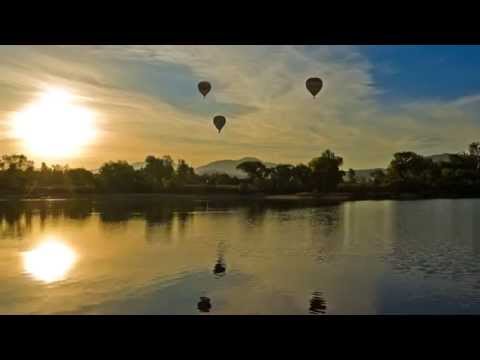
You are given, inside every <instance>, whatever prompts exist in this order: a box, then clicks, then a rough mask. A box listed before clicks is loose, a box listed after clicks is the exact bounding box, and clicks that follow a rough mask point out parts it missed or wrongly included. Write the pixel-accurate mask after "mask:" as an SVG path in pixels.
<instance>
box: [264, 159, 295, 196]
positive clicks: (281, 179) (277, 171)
mask: <svg viewBox="0 0 480 360" xmlns="http://www.w3.org/2000/svg"><path fill="white" fill-rule="evenodd" d="M269 175H270V176H269V177H270V181H271V187H272V189H273V190H274V191H276V192H291V191H293V190H295V188H294V187H295V176H294V175H295V173H294V166H293V165H277V166H275V167H274V168H273V169H272V170H271V172H270V174H269Z"/></svg>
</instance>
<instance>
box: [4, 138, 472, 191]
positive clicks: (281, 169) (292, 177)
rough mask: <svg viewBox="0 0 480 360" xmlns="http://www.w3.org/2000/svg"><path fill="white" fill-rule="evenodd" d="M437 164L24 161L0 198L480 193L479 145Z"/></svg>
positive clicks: (414, 159) (410, 160) (11, 161)
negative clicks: (224, 165) (362, 171)
mask: <svg viewBox="0 0 480 360" xmlns="http://www.w3.org/2000/svg"><path fill="white" fill-rule="evenodd" d="M449 157H450V159H449V161H440V162H434V161H433V160H432V159H430V158H426V157H423V156H421V155H419V154H416V153H414V152H411V151H406V152H398V153H395V154H394V155H393V159H392V160H391V161H390V164H389V166H388V167H387V168H386V169H385V170H375V171H373V172H372V173H371V174H370V176H369V177H367V178H358V177H357V174H356V173H355V171H354V170H353V169H349V170H348V171H343V170H342V165H343V158H342V157H340V156H337V155H336V154H335V153H334V152H333V151H330V150H326V151H324V152H323V153H322V154H321V155H320V156H319V157H316V158H314V159H312V160H311V161H310V162H308V163H307V164H298V165H290V164H279V165H276V166H274V167H267V166H266V165H265V164H263V163H262V162H260V161H246V162H243V163H241V164H240V165H238V166H237V168H238V169H240V170H242V171H243V172H245V174H246V177H245V178H241V179H240V178H237V177H234V176H230V175H227V174H208V175H198V174H196V173H195V171H194V169H193V168H192V167H191V166H190V165H189V164H187V163H186V162H185V161H184V160H179V161H178V162H174V161H173V159H172V158H171V157H170V156H163V157H155V156H153V155H149V156H147V157H146V159H145V162H144V166H142V167H141V168H139V169H136V168H134V167H133V166H132V165H131V164H129V163H128V162H126V161H109V162H107V163H105V164H103V165H102V166H101V167H100V169H99V170H98V171H96V172H92V171H89V170H86V169H83V168H69V167H68V166H60V165H52V166H47V165H46V164H45V163H42V164H41V166H40V168H35V167H34V163H33V162H32V161H31V160H29V159H28V158H27V157H26V156H24V155H4V156H3V157H2V158H1V160H0V192H1V193H3V194H20V195H24V196H37V195H49V194H59V193H162V192H166V193H177V192H178V193H182V192H202V191H207V192H208V191H212V192H214V191H220V192H236V193H238V192H240V193H252V192H264V193H273V194H287V193H298V192H317V193H329V192H334V191H337V192H350V193H357V194H367V193H382V192H383V193H405V192H409V193H422V194H429V193H431V194H434V193H437V194H438V193H458V194H477V193H478V194H480V143H477V142H475V143H472V144H470V146H469V147H468V150H467V151H465V152H463V153H459V154H453V155H450V156H449Z"/></svg>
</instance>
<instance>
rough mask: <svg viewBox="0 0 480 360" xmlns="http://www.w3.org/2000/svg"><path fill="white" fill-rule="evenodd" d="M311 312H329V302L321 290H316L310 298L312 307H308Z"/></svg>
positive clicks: (316, 313) (317, 313)
mask: <svg viewBox="0 0 480 360" xmlns="http://www.w3.org/2000/svg"><path fill="white" fill-rule="evenodd" d="M308 310H309V311H310V314H315V315H319V314H325V313H326V312H327V302H326V301H325V299H324V298H323V296H322V293H321V292H318V291H316V292H314V293H313V294H312V297H311V299H310V308H309V309H308Z"/></svg>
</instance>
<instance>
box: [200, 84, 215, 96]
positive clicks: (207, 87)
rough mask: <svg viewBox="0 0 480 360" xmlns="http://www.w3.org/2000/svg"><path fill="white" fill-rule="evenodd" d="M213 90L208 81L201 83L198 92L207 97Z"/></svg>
mask: <svg viewBox="0 0 480 360" xmlns="http://www.w3.org/2000/svg"><path fill="white" fill-rule="evenodd" d="M211 89H212V85H211V84H210V83H209V82H208V81H200V82H199V83H198V91H200V93H201V94H202V95H203V97H205V96H207V94H208V93H209V92H210V90H211Z"/></svg>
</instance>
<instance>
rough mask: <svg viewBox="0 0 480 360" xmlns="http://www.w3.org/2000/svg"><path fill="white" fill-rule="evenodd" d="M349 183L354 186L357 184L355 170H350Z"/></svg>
mask: <svg viewBox="0 0 480 360" xmlns="http://www.w3.org/2000/svg"><path fill="white" fill-rule="evenodd" d="M348 181H349V182H351V183H352V184H355V183H356V182H357V178H356V174H355V170H353V169H348Z"/></svg>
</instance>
